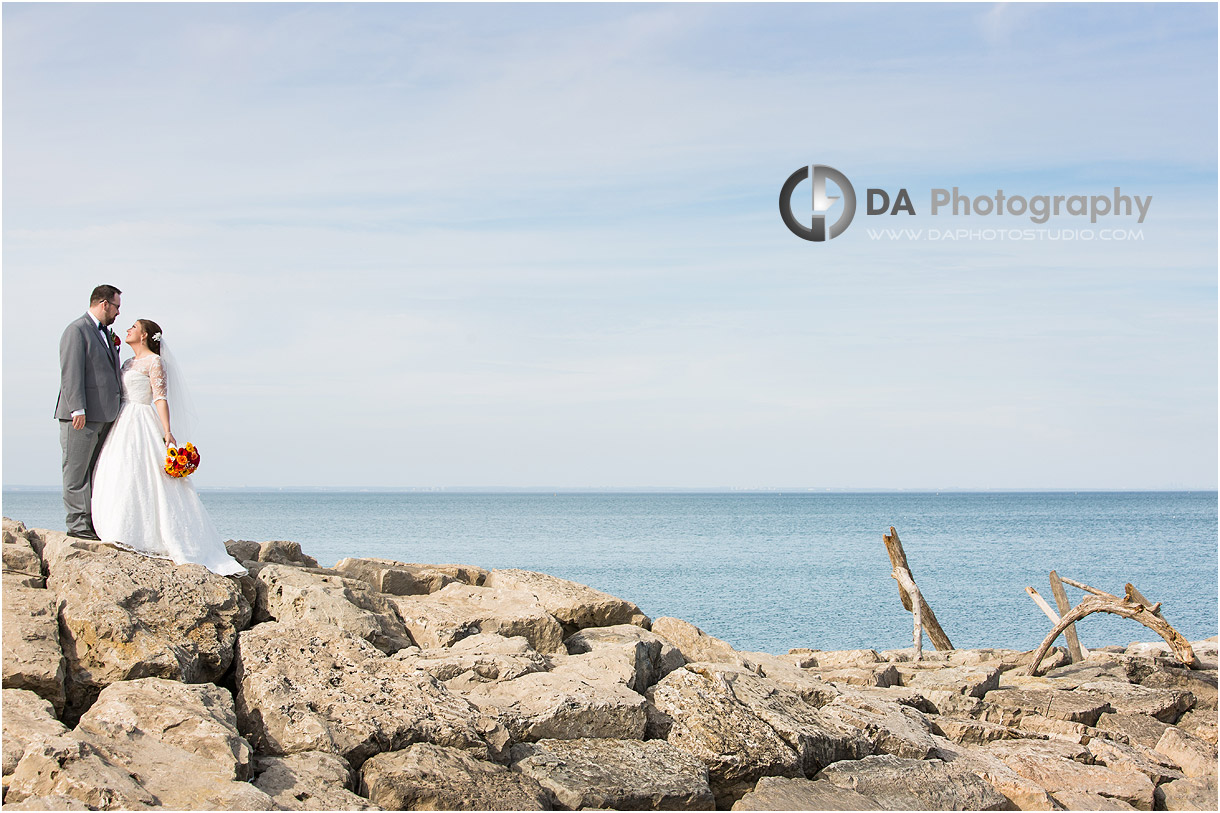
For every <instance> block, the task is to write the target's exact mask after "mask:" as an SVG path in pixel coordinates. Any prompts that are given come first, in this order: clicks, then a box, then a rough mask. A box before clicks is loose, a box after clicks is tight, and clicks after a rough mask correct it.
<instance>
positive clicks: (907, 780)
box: [818, 755, 1008, 810]
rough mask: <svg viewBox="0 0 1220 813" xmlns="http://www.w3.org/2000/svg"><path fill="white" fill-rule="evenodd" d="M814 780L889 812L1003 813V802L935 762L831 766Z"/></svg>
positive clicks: (875, 760) (882, 760)
mask: <svg viewBox="0 0 1220 813" xmlns="http://www.w3.org/2000/svg"><path fill="white" fill-rule="evenodd" d="M818 778H819V779H824V780H826V781H827V782H830V783H832V784H835V785H838V786H839V787H841V788H847V789H848V790H854V791H856V792H857V793H861V794H863V795H864V796H867V797H869V798H870V799H873V800H875V801H877V802H878V803H879V804H880V805H881V806H882V807H885V808H887V809H890V810H1003V809H1005V808H1006V807H1007V806H1008V800H1007V799H1006V798H1005V797H1004V796H1003V795H1001V794H1000V792H999V791H997V790H996V789H995V788H993V787H992V786H991V785H990V784H988V783H987V782H986V781H984V780H983V779H980V778H979V777H978V776H975V775H974V774H973V773H971V772H969V771H965V770H961V769H960V768H957V767H955V766H954V764H953V763H945V762H942V761H941V760H939V759H931V760H918V759H903V758H901V757H895V756H889V755H884V756H871V757H865V758H864V759H861V760H855V761H850V762H836V763H835V764H833V765H830V766H828V767H827V768H826V769H825V770H823V771H822V772H821V773H820V774H818Z"/></svg>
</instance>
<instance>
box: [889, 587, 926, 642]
mask: <svg viewBox="0 0 1220 813" xmlns="http://www.w3.org/2000/svg"><path fill="white" fill-rule="evenodd" d="M890 578H892V579H895V580H896V581H897V582H898V586H899V587H901V588H902V592H903V595H904V596H905V597H906V598H907V599H908V600H909V602H910V604H911V617H912V618H914V619H915V632H914V644H913V647H914V650H915V660H917V661H922V660H923V617H922V616H923V613H922V612H921V611H920V610H921V608H922V607H923V595H921V594H920V592H919V587H918V586H916V584H915V580H914V579H912V578H911V572H910V571H909V570H907V569H906V568H905V567H896V568H894V572H893V573H891V574H890Z"/></svg>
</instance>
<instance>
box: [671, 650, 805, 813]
mask: <svg viewBox="0 0 1220 813" xmlns="http://www.w3.org/2000/svg"><path fill="white" fill-rule="evenodd" d="M648 699H649V701H650V702H651V703H652V706H653V708H654V709H655V710H656V714H657V717H656V718H655V719H652V720H650V721H649V733H650V735H652V736H654V737H655V738H658V739H664V740H666V741H667V742H669V743H670V744H671V745H674V746H676V747H678V748H680V749H682V750H683V751H687V752H689V753H691V754H693V755H694V756H695V757H697V758H698V759H699V760H700V761H701V762H702V763H703V764H704V765H705V766H706V767H707V769H708V774H709V782H710V784H711V787H712V792H713V793H714V794H715V796H716V804H717V806H718V807H727V806H730V805H731V804H732V803H733V802H735V801H737V800H738V799H740V798H741V796H742V795H744V794H745V793H746V792H747V791H749V790H750V789H751V788H752V787H753V786H754V783H756V782H757V781H758V780H759V779H761V778H762V777H764V776H801V774H802V770H801V768H802V766H801V762H802V758H801V756H800V755H799V754H798V753H797V752H796V751H795V750H794V749H793V748H792V746H790V745H789V744H788V742H786V741H785V740H784V738H783V737H781V736H780V735H779V734H778V733H776V731H775V729H774V728H772V727H771V726H770V725H768V724H767V723H766V722H764V721H763V720H760V719H759V718H758V716H757V715H756V714H754V713H753V712H752V711H750V709H749V708H747V707H746V705H745V704H743V703H742V702H741V701H740V700H738V699H737V697H736V696H734V694H733V690H732V687H731V686H730V685H729V682H728V681H727V680H725V679H724V678H723V676H716V675H708V674H699V673H696V672H693V671H691V670H690V669H689V668H683V669H678V670H676V671H674V672H672V673H670V674H669V675H667V676H666V677H665V678H664V679H663V680H662V681H661V682H659V683H658V684H657V685H656V686H653V687H652V688H651V689H649V690H648Z"/></svg>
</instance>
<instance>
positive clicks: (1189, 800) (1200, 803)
mask: <svg viewBox="0 0 1220 813" xmlns="http://www.w3.org/2000/svg"><path fill="white" fill-rule="evenodd" d="M1216 802H1217V799H1216V778H1215V777H1214V776H1209V777H1205V778H1204V777H1200V778H1195V779H1178V780H1175V781H1173V782H1166V783H1165V784H1163V785H1158V786H1157V789H1156V809H1157V810H1220V806H1217V803H1216Z"/></svg>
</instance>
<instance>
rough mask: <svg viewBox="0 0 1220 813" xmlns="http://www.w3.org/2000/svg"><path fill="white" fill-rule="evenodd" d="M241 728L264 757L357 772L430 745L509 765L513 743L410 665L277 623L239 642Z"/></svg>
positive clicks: (364, 646) (328, 633) (337, 636)
mask: <svg viewBox="0 0 1220 813" xmlns="http://www.w3.org/2000/svg"><path fill="white" fill-rule="evenodd" d="M236 683H237V689H238V691H237V698H236V701H237V719H238V724H239V727H240V730H241V731H242V732H243V733H244V734H245V735H246V737H247V738H248V739H249V740H250V742H251V743H252V744H253V745H254V747H255V748H256V749H257V750H258V752H259V753H260V754H268V755H283V754H292V753H296V752H300V751H327V752H330V753H335V754H338V755H340V756H342V757H344V758H345V759H347V760H348V762H349V763H351V764H352V765H353V767H358V766H359V765H360V764H362V763H363V762H364V760H366V759H368V758H369V757H370V756H372V755H374V754H377V753H380V752H382V751H392V750H396V749H400V748H405V747H406V746H408V745H411V744H413V743H416V742H432V743H435V744H438V745H449V746H455V747H458V748H467V749H471V750H472V751H473V752H474V754H475V755H476V756H479V757H490V758H497V757H499V758H503V757H506V754H505V753H504V752H505V750H506V748H507V745H508V735H507V733H506V732H505V731H504V729H503V727H502V726H500V725H499V724H497V723H496V722H495V721H494V720H491V719H488V718H487V717H485V716H484V715H482V714H481V713H480V712H479V711H478V710H477V709H476V708H474V707H473V706H471V705H470V704H469V703H468V702H466V701H465V700H463V699H462V698H461V697H458V696H457V695H454V694H453V693H451V692H450V691H448V690H447V689H446V688H445V687H444V686H443V685H442V684H440V683H438V682H437V681H436V679H434V678H433V677H432V676H431V675H429V674H428V673H426V672H424V671H422V670H419V669H415V668H413V667H412V666H411V665H410V663H409V662H402V661H399V660H398V659H396V658H391V657H387V656H386V655H385V654H384V653H382V652H381V651H380V650H378V649H376V648H375V647H374V646H373V645H372V644H370V643H368V642H367V641H365V640H364V639H362V638H358V637H356V636H354V635H350V634H345V633H342V632H341V631H340V630H338V629H337V628H335V627H330V626H320V627H317V628H315V629H305V628H297V627H292V626H289V625H286V624H281V623H277V622H269V623H266V624H259V625H257V626H255V627H252V628H251V629H248V630H246V631H245V632H243V633H242V634H241V638H240V640H239V642H238V646H237V667H236Z"/></svg>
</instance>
